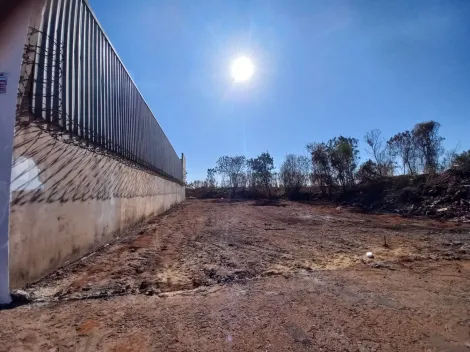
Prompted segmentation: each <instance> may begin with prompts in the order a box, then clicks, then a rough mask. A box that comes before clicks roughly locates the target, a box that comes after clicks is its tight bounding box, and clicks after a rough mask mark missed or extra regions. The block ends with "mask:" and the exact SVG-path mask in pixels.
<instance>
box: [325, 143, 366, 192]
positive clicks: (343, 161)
mask: <svg viewBox="0 0 470 352" xmlns="http://www.w3.org/2000/svg"><path fill="white" fill-rule="evenodd" d="M328 150H329V156H330V163H331V167H332V169H333V171H334V172H335V175H336V179H337V182H338V184H339V185H340V186H341V187H342V188H343V191H345V190H346V188H347V187H348V186H350V185H352V184H353V183H354V171H355V170H356V168H357V163H358V161H359V149H358V140H357V139H356V138H347V137H343V136H339V137H335V138H333V139H330V140H329V141H328Z"/></svg>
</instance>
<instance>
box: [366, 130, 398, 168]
mask: <svg viewBox="0 0 470 352" xmlns="http://www.w3.org/2000/svg"><path fill="white" fill-rule="evenodd" d="M364 140H365V142H366V144H367V145H368V146H369V148H370V150H369V149H366V151H367V153H368V154H369V155H370V156H371V157H372V158H374V160H375V169H376V172H377V174H378V176H380V177H384V176H393V169H394V162H393V157H392V154H391V153H390V150H389V147H388V144H387V143H385V139H384V138H383V137H382V132H381V131H380V130H378V129H375V130H371V131H369V132H367V133H366V135H365V136H364ZM369 166H371V165H370V164H369Z"/></svg>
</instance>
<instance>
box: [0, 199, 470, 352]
mask: <svg viewBox="0 0 470 352" xmlns="http://www.w3.org/2000/svg"><path fill="white" fill-rule="evenodd" d="M385 241H386V244H385ZM367 251H371V252H373V254H374V258H373V259H370V258H367V257H366V256H365V253H366V252H367ZM27 290H28V291H29V292H31V293H32V294H33V295H34V297H35V302H34V303H30V304H26V305H22V306H18V307H15V308H11V309H4V310H2V311H0V341H1V344H0V350H1V351H115V352H118V351H121V352H124V351H361V352H362V351H470V294H469V292H470V227H469V226H468V225H460V224H458V223H456V222H437V221H432V220H427V219H419V218H402V217H399V216H397V215H371V214H360V213H354V212H352V211H350V210H348V209H344V208H335V207H331V206H312V205H308V204H299V203H290V202H285V203H280V204H278V206H273V205H269V206H259V205H256V204H255V203H254V202H228V201H225V200H187V201H186V202H185V203H183V204H181V205H179V206H177V207H176V208H174V209H172V210H171V211H169V212H167V213H165V214H163V215H161V216H158V217H155V218H153V219H150V220H149V221H148V222H147V223H146V224H144V225H142V226H141V227H140V228H138V229H136V230H134V231H133V232H132V233H130V234H129V235H128V236H124V237H122V238H121V239H118V240H117V241H115V242H114V243H112V244H109V245H107V246H105V247H103V248H102V249H100V250H99V251H97V252H95V253H93V254H91V255H90V256H88V257H86V258H83V259H82V260H80V261H78V262H76V263H74V264H71V265H69V266H67V267H65V268H63V269H62V270H59V271H57V272H55V273H53V274H52V275H50V276H49V277H46V278H45V279H43V280H42V281H40V282H38V283H37V284H35V285H32V286H31V287H29V288H28V289H27Z"/></svg>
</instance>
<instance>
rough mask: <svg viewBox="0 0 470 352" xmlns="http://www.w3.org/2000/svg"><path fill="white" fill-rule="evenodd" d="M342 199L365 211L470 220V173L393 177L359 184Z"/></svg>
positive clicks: (453, 171)
mask: <svg viewBox="0 0 470 352" xmlns="http://www.w3.org/2000/svg"><path fill="white" fill-rule="evenodd" d="M341 200H342V201H343V202H344V203H346V204H350V205H351V204H352V205H354V206H359V207H361V208H363V209H366V210H381V211H386V212H394V213H399V214H404V215H426V216H430V217H435V218H445V219H451V218H452V219H458V220H461V221H470V173H463V172H459V171H455V170H448V171H446V172H444V173H442V174H439V175H436V176H429V175H418V176H407V175H401V176H396V177H391V178H388V179H386V180H383V181H380V182H377V183H373V184H366V185H358V186H357V187H356V188H355V189H353V190H351V191H349V192H348V193H346V194H345V195H344V196H343V197H342V199H341Z"/></svg>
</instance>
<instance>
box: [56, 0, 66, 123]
mask: <svg viewBox="0 0 470 352" xmlns="http://www.w3.org/2000/svg"><path fill="white" fill-rule="evenodd" d="M66 3H67V0H59V7H58V11H59V14H58V21H57V22H56V35H55V51H56V52H55V63H54V88H53V89H54V93H53V95H54V104H53V111H54V115H53V117H54V118H53V121H54V122H55V123H57V124H59V125H60V126H62V124H61V122H62V114H63V110H64V107H63V100H62V90H63V85H62V80H63V69H64V67H63V66H64V50H63V43H64V22H65V21H64V17H65V15H66V14H65V11H66Z"/></svg>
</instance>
